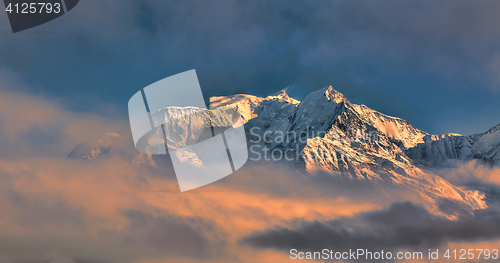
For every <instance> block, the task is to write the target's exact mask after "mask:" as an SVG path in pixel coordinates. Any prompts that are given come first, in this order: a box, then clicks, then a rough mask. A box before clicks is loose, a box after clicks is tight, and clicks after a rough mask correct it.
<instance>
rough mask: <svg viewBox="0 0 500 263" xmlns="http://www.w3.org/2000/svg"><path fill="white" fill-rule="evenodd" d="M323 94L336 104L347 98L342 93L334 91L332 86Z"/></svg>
mask: <svg viewBox="0 0 500 263" xmlns="http://www.w3.org/2000/svg"><path fill="white" fill-rule="evenodd" d="M325 96H326V98H327V99H328V100H329V101H333V102H335V103H337V104H338V103H341V102H343V101H346V100H347V99H346V97H345V96H344V94H342V93H340V92H338V91H336V90H335V89H334V88H333V87H332V86H330V87H328V88H327V89H326V91H325Z"/></svg>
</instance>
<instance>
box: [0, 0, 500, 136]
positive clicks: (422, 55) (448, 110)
mask: <svg viewBox="0 0 500 263" xmlns="http://www.w3.org/2000/svg"><path fill="white" fill-rule="evenodd" d="M499 5H500V4H499V3H498V2H497V1H481V2H470V1H418V2H414V1H384V2H381V3H380V2H373V1H355V2H353V1H302V2H299V1H273V2H269V1H224V0H217V1H204V0H201V1H200V0H188V1H153V0H130V1H117V0H110V1H95V0H94V1H84V2H81V3H80V4H79V5H78V6H77V7H76V8H75V9H74V10H72V13H71V14H70V15H68V16H64V17H61V18H60V19H57V20H54V21H52V22H50V23H47V24H45V25H42V26H40V27H37V28H35V29H33V30H31V31H26V32H21V33H18V34H15V35H7V34H5V33H3V34H2V35H1V39H2V41H1V44H0V46H1V48H0V50H1V51H0V61H1V62H0V63H1V65H3V66H4V67H7V68H9V69H11V70H14V71H17V72H19V73H20V74H22V75H23V77H25V78H27V79H28V82H29V83H34V84H37V85H39V86H40V88H41V89H43V90H45V91H47V92H48V93H50V94H53V95H54V94H55V95H58V96H61V95H62V96H69V97H73V98H75V99H74V101H73V103H72V106H73V107H74V108H75V109H79V110H84V111H97V112H100V113H105V112H106V108H105V107H103V106H102V105H101V104H103V101H107V102H112V103H117V104H119V107H120V109H121V110H120V111H119V112H122V114H121V116H123V117H125V115H126V102H127V100H128V99H129V97H130V96H131V95H132V94H134V93H135V92H136V91H137V90H138V89H140V88H142V87H144V86H146V85H148V84H151V83H153V82H155V81H157V80H159V79H162V78H165V77H167V76H170V75H173V74H176V73H179V72H182V71H185V70H189V69H192V68H195V69H196V70H197V72H198V74H199V77H200V82H201V83H202V88H203V92H204V94H205V96H207V97H209V96H213V95H228V94H231V93H252V94H256V95H267V94H270V93H273V92H275V91H277V90H279V89H282V88H285V87H286V86H288V85H291V84H297V85H301V86H304V87H306V88H307V89H309V91H313V90H317V89H319V88H322V87H324V86H327V85H333V86H334V87H335V88H336V89H338V90H339V91H341V92H344V93H346V95H348V96H349V99H351V100H353V101H356V102H358V103H363V104H366V105H368V106H371V107H373V108H375V109H376V110H379V111H382V112H384V113H386V114H389V115H394V116H398V117H402V118H405V119H409V120H410V121H411V122H412V123H414V124H415V125H416V126H417V127H419V128H421V129H424V130H426V131H428V132H431V133H448V132H461V133H465V134H470V133H478V132H483V131H485V130H487V129H489V128H490V127H492V126H493V125H495V124H497V123H498V122H500V120H498V116H496V113H497V112H499V111H500V106H499V105H498V103H497V102H498V100H499V99H500V88H499V87H500V77H498V72H499V70H500V52H499V51H498V48H497V47H498V46H499V44H500V28H499V27H497V26H496V25H497V24H498V20H497V14H496V10H498V8H500V6H499ZM1 19H3V20H5V19H6V15H5V14H4V13H3V12H2V13H1V14H0V20H1ZM2 29H5V30H7V29H8V25H5V26H2ZM36 32H38V33H36ZM76 98H77V99H76ZM463 123H467V125H464V124H463ZM471 124H473V125H471Z"/></svg>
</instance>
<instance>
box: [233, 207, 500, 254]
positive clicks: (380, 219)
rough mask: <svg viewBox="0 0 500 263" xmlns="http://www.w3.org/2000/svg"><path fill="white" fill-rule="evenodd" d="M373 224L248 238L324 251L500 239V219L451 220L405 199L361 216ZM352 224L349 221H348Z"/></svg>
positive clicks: (318, 225)
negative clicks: (384, 208) (325, 249)
mask: <svg viewBox="0 0 500 263" xmlns="http://www.w3.org/2000/svg"><path fill="white" fill-rule="evenodd" d="M361 217H362V220H363V221H365V222H366V223H367V225H368V226H370V227H368V228H366V227H365V228H364V229H359V228H352V227H345V226H346V222H349V221H350V220H351V219H349V218H346V219H342V220H338V221H328V222H318V221H315V222H302V223H301V224H300V226H298V227H296V228H283V227H278V228H275V229H270V230H267V231H262V232H257V233H253V234H251V235H249V236H247V237H245V238H244V239H243V240H242V243H244V244H247V245H251V246H253V247H255V248H272V249H278V250H289V249H291V248H296V249H299V250H314V251H319V250H321V249H323V248H329V249H333V250H348V249H355V248H367V249H373V250H380V249H385V250H396V249H401V248H435V247H438V246H441V245H444V244H445V242H447V241H478V240H491V239H498V238H500V219H499V218H487V219H482V218H475V219H474V220H471V219H461V220H458V221H449V220H445V219H442V218H438V217H435V216H433V215H431V214H430V213H429V212H428V211H427V210H426V209H425V208H423V207H421V206H418V205H415V204H412V203H409V202H405V203H396V204H394V205H392V206H391V207H389V208H388V209H386V210H382V211H377V212H372V213H368V214H363V215H361ZM347 225H348V224H347Z"/></svg>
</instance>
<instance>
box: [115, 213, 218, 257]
mask: <svg viewBox="0 0 500 263" xmlns="http://www.w3.org/2000/svg"><path fill="white" fill-rule="evenodd" d="M123 214H124V215H125V216H126V217H127V218H128V219H129V220H130V229H129V231H130V233H129V235H125V237H124V240H125V242H126V243H127V244H129V245H134V246H144V245H146V246H148V247H153V248H155V249H156V250H157V251H159V252H161V253H162V254H164V253H168V254H177V255H181V256H184V257H193V258H204V259H207V258H209V257H211V256H213V255H214V253H215V251H216V250H214V249H213V248H214V247H215V246H218V250H217V251H222V250H223V246H224V242H222V241H221V240H213V239H212V238H211V237H210V236H209V234H210V232H213V231H214V226H213V225H212V224H211V223H209V222H206V221H204V220H203V219H201V218H182V217H177V216H172V215H164V216H153V215H150V214H145V213H143V212H141V211H137V210H129V211H124V213H123ZM221 249H222V250H221Z"/></svg>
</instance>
